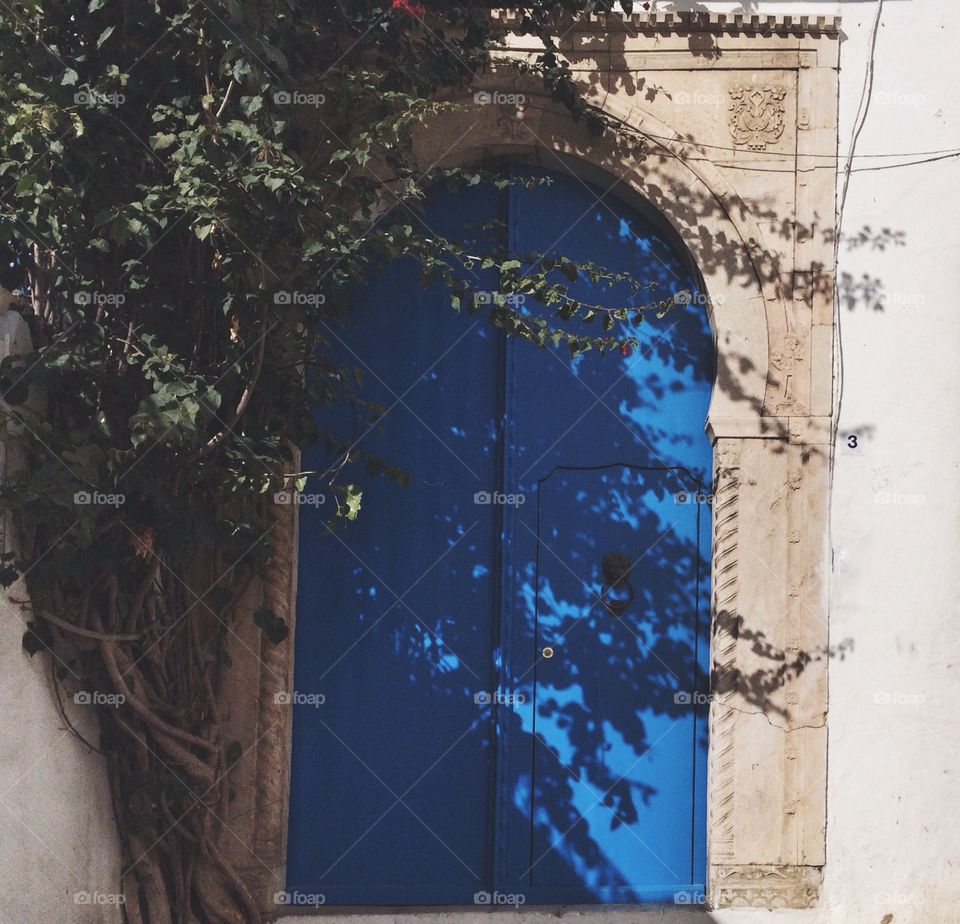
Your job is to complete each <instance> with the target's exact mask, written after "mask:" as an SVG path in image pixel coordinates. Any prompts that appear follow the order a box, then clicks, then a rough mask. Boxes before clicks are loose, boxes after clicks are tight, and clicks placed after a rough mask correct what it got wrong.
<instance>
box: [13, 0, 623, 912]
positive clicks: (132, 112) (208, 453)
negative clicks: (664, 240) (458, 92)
mask: <svg viewBox="0 0 960 924" xmlns="http://www.w3.org/2000/svg"><path fill="white" fill-rule="evenodd" d="M614 6H617V7H620V6H622V7H624V8H625V11H627V12H629V8H630V4H629V3H624V4H613V3H611V2H607V3H600V2H593V3H590V2H579V3H578V2H563V3H559V2H558V3H548V2H537V3H534V4H526V5H524V4H521V5H520V11H521V16H520V17H519V18H517V19H516V20H512V22H513V25H512V26H511V28H513V29H515V30H518V31H522V32H528V33H533V34H535V35H537V36H539V37H540V39H541V40H542V41H543V44H544V51H543V54H542V55H541V56H540V57H539V59H538V60H536V61H535V62H533V63H528V64H525V65H524V67H525V69H526V71H527V72H528V74H529V75H530V76H532V77H533V78H535V79H539V80H541V81H542V82H543V84H544V86H545V87H546V89H547V91H548V92H549V93H550V94H551V95H552V96H553V98H554V99H555V100H557V101H558V102H559V103H561V104H562V105H564V106H565V107H566V108H567V109H568V110H569V112H570V115H571V118H572V119H573V120H577V121H580V122H581V123H583V124H585V125H586V127H587V128H588V129H589V130H590V131H592V132H594V133H599V132H602V131H604V130H616V128H615V127H613V128H612V129H611V128H610V127H609V126H607V125H606V124H605V120H604V117H603V116H602V115H601V114H600V113H599V112H597V111H596V110H594V109H592V108H591V107H590V106H589V105H587V104H586V103H585V102H584V101H583V99H582V98H581V96H580V94H579V93H578V91H577V88H576V85H575V83H574V81H573V79H572V77H571V72H570V69H569V67H568V65H567V63H566V62H565V61H564V60H563V57H562V56H561V54H560V52H559V50H558V48H557V45H556V43H555V41H554V39H553V38H552V36H553V35H555V34H556V30H555V29H554V23H555V21H556V17H558V16H561V15H565V14H570V13H573V12H577V11H584V10H586V11H594V10H610V9H612V8H613V7H614ZM494 26H495V23H494V21H493V20H492V19H491V16H490V12H489V8H486V9H485V8H484V6H483V5H482V4H475V5H474V4H468V3H460V4H451V3H441V2H437V0H434V2H426V0H425V2H423V3H414V2H409V0H392V2H391V0H380V2H374V0H324V2H317V3H306V2H300V0H261V2H257V3H252V2H246V0H169V2H168V0H147V2H145V0H138V2H132V0H82V2H80V0H57V2H56V3H53V2H46V0H21V2H12V3H10V4H6V3H5V4H2V8H0V100H2V109H3V121H2V127H0V186H2V192H0V202H2V208H0V227H2V231H3V234H2V236H0V241H2V245H0V246H2V247H3V251H4V252H3V260H2V263H0V283H2V285H3V286H4V287H5V288H6V289H7V290H9V291H11V292H16V293H17V295H18V304H17V306H16V307H17V310H19V311H20V312H21V313H22V314H23V315H24V317H25V318H26V319H27V320H28V322H29V325H30V328H31V336H32V341H33V351H32V352H30V353H26V354H23V355H20V356H11V357H8V358H7V359H6V360H5V361H4V363H3V365H2V367H0V397H2V399H3V401H4V415H3V421H4V423H3V438H4V440H6V441H8V442H9V441H10V440H14V441H16V444H17V445H18V446H19V447H20V448H19V449H18V450H17V451H18V452H21V453H22V454H23V455H24V456H25V464H23V465H22V466H20V467H18V468H16V469H14V468H13V467H12V466H11V467H10V471H9V472H8V478H7V483H6V484H5V485H4V487H3V505H4V509H5V510H6V511H7V512H8V513H9V514H10V516H11V518H12V521H13V522H15V523H16V524H17V525H18V534H19V541H18V542H17V544H16V548H15V551H13V552H10V553H7V555H6V557H5V559H4V562H3V579H4V582H5V583H6V584H8V585H10V584H12V583H13V581H14V580H16V579H19V578H22V579H23V580H24V584H25V590H19V587H21V586H23V585H18V592H20V593H21V596H22V597H23V598H24V604H23V605H24V607H26V608H27V609H26V611H27V613H28V616H29V628H28V630H27V632H26V634H25V636H24V640H23V645H24V648H25V650H26V651H27V652H28V653H29V654H31V655H32V654H34V653H37V652H41V656H42V657H44V658H46V659H47V660H48V662H49V665H50V668H51V672H52V674H53V676H54V681H55V684H54V686H55V690H56V692H57V695H58V697H62V695H63V693H64V691H66V693H67V694H71V693H72V691H75V690H78V689H80V690H87V691H90V690H96V691H100V692H101V693H102V694H104V696H106V697H107V699H108V700H109V698H110V697H113V699H112V700H109V701H110V702H111V703H116V702H119V701H122V706H121V707H119V708H111V707H104V708H102V709H100V710H99V720H100V723H99V724H100V728H101V732H100V736H99V738H98V739H96V740H89V742H88V743H89V744H90V746H91V747H92V748H95V749H97V750H98V751H100V752H102V753H103V754H104V755H105V756H106V759H107V763H108V767H109V772H110V780H111V790H112V794H113V801H114V808H115V814H116V818H117V824H118V828H119V833H120V836H121V843H122V847H123V870H124V877H123V884H122V885H123V889H124V892H125V895H126V902H125V906H124V913H125V914H126V916H127V919H128V920H129V921H131V922H149V924H163V922H173V921H177V922H181V921H185V922H213V921H230V922H233V921H236V922H250V921H259V920H260V916H259V912H258V910H257V903H256V901H255V900H254V899H253V897H252V896H251V895H250V893H249V892H248V890H247V888H246V886H245V884H244V882H243V880H242V877H241V876H240V874H239V873H238V871H237V870H236V869H235V868H234V867H233V866H232V865H231V863H230V862H229V860H228V859H227V858H226V857H225V856H224V855H223V854H222V853H221V852H220V850H219V849H218V846H217V835H218V819H219V818H221V817H223V815H224V814H225V808H224V806H225V804H226V803H227V802H228V801H229V799H230V797H231V794H230V787H229V783H228V770H229V768H230V766H231V765H232V764H233V763H235V762H236V761H237V760H239V759H240V757H241V755H240V754H239V753H238V746H237V745H236V743H235V742H231V741H229V740H225V738H224V736H223V733H222V729H221V727H220V723H219V720H218V714H217V701H218V690H219V689H220V684H221V679H222V677H223V674H224V672H225V671H229V670H230V669H231V663H230V658H229V656H228V654H227V653H226V651H227V646H226V645H225V644H224V641H225V633H226V632H227V631H228V628H229V625H230V620H232V619H235V618H236V616H235V615H234V614H233V613H232V610H231V603H232V601H234V600H236V599H237V598H238V596H239V595H240V594H241V593H242V592H243V590H244V588H245V587H246V586H247V585H248V584H249V583H250V582H251V581H254V580H256V579H257V578H258V576H261V575H262V573H263V570H264V568H266V567H267V565H268V562H269V560H270V555H271V543H270V536H269V532H268V531H266V530H265V528H264V523H263V516H262V507H263V504H262V499H263V498H264V497H265V496H267V495H269V494H270V493H272V492H273V491H276V490H279V489H281V488H283V487H284V486H285V485H288V484H289V482H290V480H291V479H292V480H293V481H297V480H298V479H299V478H302V475H303V473H299V472H297V471H295V460H296V453H295V447H300V446H304V445H307V444H309V443H310V442H312V441H313V440H316V439H320V438H324V439H326V440H327V441H328V442H329V443H330V444H331V445H332V446H334V447H336V446H337V445H338V443H337V440H338V435H337V434H335V433H326V432H323V431H322V430H320V429H319V428H318V425H317V423H316V422H315V420H314V414H313V411H314V409H316V408H317V407H324V406H330V405H332V404H334V403H336V402H340V401H356V402H357V407H358V413H367V412H370V409H368V408H365V407H363V406H362V404H361V403H360V402H359V401H358V399H357V398H356V397H355V396H354V395H353V390H352V383H353V382H355V380H356V377H355V370H353V369H352V368H351V367H350V366H349V365H346V364H344V362H343V361H342V359H340V358H338V357H337V355H336V353H335V351H333V350H332V349H331V347H330V344H329V343H328V342H327V340H326V338H325V336H324V331H325V329H326V328H327V325H331V324H336V323H337V322H338V319H341V318H343V317H345V316H346V315H347V314H349V312H350V311H351V303H350V292H352V291H354V290H355V289H356V287H357V284H358V283H360V282H362V281H363V280H364V278H366V277H367V276H368V274H369V273H371V272H374V271H376V268H377V266H378V265H381V264H382V263H383V261H385V260H389V259H393V258H396V257H399V256H407V257H411V258H413V259H415V260H417V261H418V262H419V263H420V265H421V267H422V269H423V272H424V278H425V279H428V280H429V279H434V280H436V279H440V280H446V281H447V282H448V285H449V289H450V300H451V309H452V310H455V309H456V310H464V311H466V310H476V308H475V307H469V308H468V306H474V301H473V300H472V299H471V298H470V292H469V291H468V290H467V289H466V287H465V284H464V283H463V281H462V280H460V279H458V278H457V277H456V276H455V274H454V273H453V272H452V269H451V267H452V266H453V265H455V262H456V259H459V258H463V257H465V256H466V255H465V253H464V252H463V245H462V244H457V243H456V242H453V241H444V240H437V239H436V238H435V237H433V236H432V235H430V234H429V233H427V232H426V231H424V230H423V229H422V228H421V227H420V226H419V225H418V223H417V220H416V215H417V213H418V210H419V208H420V205H421V203H422V200H423V197H424V193H425V190H426V189H427V188H428V187H429V186H430V185H431V184H432V183H434V182H445V183H448V184H457V183H463V184H469V183H476V182H480V181H487V182H493V183H509V182H512V181H511V180H510V179H509V178H508V177H506V176H501V175H500V174H499V173H498V172H497V170H496V166H495V165H478V166H476V167H474V168H457V169H450V168H446V167H444V166H442V165H438V166H436V167H433V168H431V169H430V170H428V171H427V173H425V174H424V173H422V172H420V171H419V170H417V169H415V166H414V162H413V158H412V153H411V137H412V134H413V132H414V130H415V129H416V128H417V127H418V126H420V125H422V124H424V123H427V122H429V121H430V120H431V119H432V118H436V117H437V116H438V115H442V113H443V111H444V108H445V107H447V106H449V105H451V104H450V103H445V102H442V101H441V99H443V98H444V93H443V92H441V91H448V90H449V89H450V88H453V87H463V86H468V85H469V84H470V83H471V82H472V81H473V79H474V76H475V75H476V74H477V73H478V72H479V71H482V69H483V68H484V66H485V64H486V62H487V58H488V54H489V49H490V47H491V45H492V44H493V43H495V42H496V41H497V38H498V35H497V32H496V31H495V28H494ZM497 28H502V27H500V26H497ZM448 95H449V94H448ZM320 102H322V105H319V103H320ZM374 165H377V169H378V170H379V169H389V171H390V173H391V177H392V179H393V183H392V184H391V187H390V188H391V193H390V196H391V199H390V208H389V209H388V210H387V214H386V215H384V200H383V184H382V183H380V182H379V181H378V175H377V173H376V171H375V170H374V169H373V167H374ZM470 257H471V258H476V259H480V260H483V261H485V262H484V265H485V266H487V267H494V268H496V269H498V270H499V271H500V276H501V289H502V290H503V291H505V292H510V291H523V292H524V293H525V294H526V295H528V299H527V303H528V305H529V304H533V305H535V306H539V308H540V309H541V310H540V311H539V312H531V313H526V312H524V313H521V312H520V311H519V310H517V309H516V308H514V307H512V306H511V304H510V303H509V301H508V302H507V303H505V304H499V305H495V306H493V309H492V311H491V321H492V322H493V323H494V324H497V325H500V326H501V327H504V328H506V329H507V330H508V331H510V332H511V333H513V334H515V335H517V336H520V337H524V338H527V339H530V340H533V341H535V342H537V343H540V344H547V345H549V346H551V348H552V347H555V346H558V345H559V347H560V348H565V349H569V350H571V351H572V352H574V353H576V352H580V351H582V350H585V349H602V350H605V351H607V350H613V351H624V352H628V351H629V350H630V349H631V345H630V343H629V342H626V341H621V340H618V339H617V338H616V337H615V331H614V322H615V321H616V320H618V319H623V318H625V317H626V312H627V308H624V309H622V310H621V309H618V310H617V312H608V314H606V315H603V316H602V317H599V318H597V321H596V324H597V326H596V336H589V337H588V336H584V335H583V334H582V332H581V333H580V334H576V335H575V334H573V333H570V332H568V331H567V330H566V329H565V323H566V322H568V321H570V320H571V319H573V318H577V317H579V318H580V319H581V320H582V319H583V317H584V316H585V315H586V314H587V313H590V316H596V314H597V312H595V311H593V312H591V309H590V306H584V305H582V304H580V303H579V302H577V301H576V299H574V298H573V297H572V296H570V295H569V293H568V292H567V286H568V285H570V284H571V283H572V282H573V281H575V280H576V279H577V278H578V276H579V275H580V274H587V275H591V276H593V277H594V278H596V279H607V280H608V281H609V280H611V279H613V277H612V276H611V274H607V273H605V271H604V270H603V268H602V267H598V266H591V265H583V264H577V263H573V262H571V261H570V260H568V259H566V258H564V257H563V256H562V255H560V254H551V255H549V256H547V255H540V256H536V255H535V256H531V255H523V260H524V265H525V266H526V267H527V269H526V270H525V272H524V274H521V273H519V272H518V269H519V267H520V266H521V261H520V255H516V254H510V253H500V252H497V251H496V250H495V249H491V250H490V251H489V252H486V253H482V254H477V253H471V254H470ZM630 282H631V283H632V281H630ZM632 284H634V285H636V286H640V285H642V283H632ZM289 292H300V293H318V294H319V293H322V296H323V297H322V298H320V297H316V298H302V299H292V298H287V297H285V293H289ZM4 307H5V306H4ZM483 310H485V311H486V310H488V309H487V308H486V307H485V308H484V309H483ZM13 431H16V435H14V433H13ZM10 445H11V447H12V446H13V443H12V442H11V443H10ZM11 457H12V456H11ZM368 462H369V468H370V471H371V473H372V475H371V477H373V476H376V477H379V474H377V473H382V472H384V471H387V472H388V474H389V460H373V459H371V460H368ZM331 477H332V478H335V473H334V475H333V476H331ZM331 488H332V489H333V490H335V491H337V492H339V494H338V496H339V498H340V503H339V514H340V515H341V516H344V517H348V518H349V517H355V516H356V515H357V512H358V509H359V506H360V494H361V491H362V485H356V484H333V485H331ZM368 513H369V515H372V516H375V515H376V512H375V511H369V512H367V511H365V515H367V514H368ZM200 561H203V562H205V563H206V565H205V566H206V567H207V568H208V569H210V571H211V573H214V574H216V575H219V576H220V577H219V578H218V579H217V581H216V583H215V584H214V585H213V586H212V587H211V588H210V589H209V590H206V592H204V593H203V594H202V596H198V595H197V594H196V593H194V592H193V591H192V590H191V589H190V586H189V576H190V575H191V574H193V573H194V570H195V569H196V568H197V566H198V562H200ZM27 599H29V602H26V600H27ZM254 618H255V621H256V624H257V625H258V626H259V627H260V629H261V630H262V632H263V633H264V636H265V639H266V642H267V644H282V643H283V642H284V639H285V638H286V635H287V631H288V627H287V626H286V625H285V624H284V622H283V620H282V619H281V618H280V616H278V615H277V614H276V613H273V612H271V611H270V610H269V609H266V608H260V609H259V610H257V612H256V615H255V617H254ZM64 719H65V720H67V719H68V716H67V714H66V713H65V714H64Z"/></svg>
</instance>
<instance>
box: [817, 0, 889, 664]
mask: <svg viewBox="0 0 960 924" xmlns="http://www.w3.org/2000/svg"><path fill="white" fill-rule="evenodd" d="M882 13H883V0H877V10H876V14H875V15H874V19H873V29H872V31H871V34H870V46H869V51H868V55H867V67H866V71H865V72H864V75H863V88H862V90H861V91H860V102H859V104H858V106H857V114H856V116H855V117H854V120H853V132H852V134H851V137H850V145H849V147H848V150H847V158H846V163H845V166H844V170H843V182H842V184H841V187H840V194H839V196H838V198H837V209H836V222H835V233H834V241H833V266H834V285H833V382H832V388H831V413H832V422H831V434H830V456H829V469H828V475H827V479H828V481H827V484H828V487H827V535H828V537H829V543H830V563H831V565H830V576H829V578H828V581H827V587H828V590H827V616H828V618H827V647H828V650H829V645H830V620H829V614H830V599H831V597H832V585H833V549H834V543H833V484H834V477H835V474H836V473H835V469H836V457H837V437H838V435H839V432H840V412H841V410H842V407H843V361H844V357H843V332H842V330H841V324H840V289H839V287H838V286H837V284H836V268H837V265H838V261H839V259H840V239H841V234H842V232H843V214H844V209H845V208H846V205H847V192H848V190H849V188H850V174H851V173H854V172H855V171H854V170H853V159H854V157H855V155H856V149H857V142H858V141H859V140H860V133H861V132H862V131H863V127H864V125H865V124H866V121H867V114H868V112H869V111H870V100H871V97H872V95H873V76H874V62H875V59H876V51H877V36H878V35H879V33H880V17H881V15H882Z"/></svg>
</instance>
